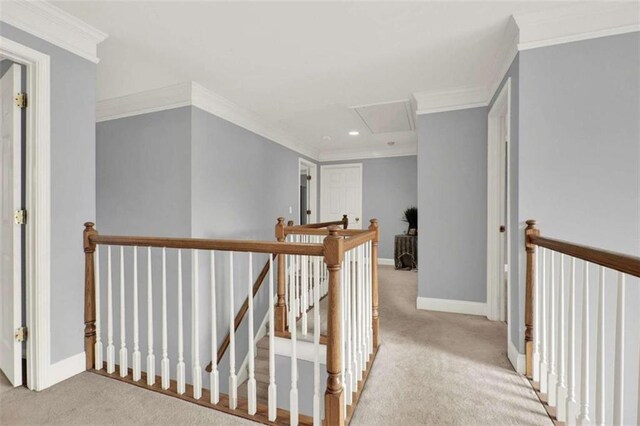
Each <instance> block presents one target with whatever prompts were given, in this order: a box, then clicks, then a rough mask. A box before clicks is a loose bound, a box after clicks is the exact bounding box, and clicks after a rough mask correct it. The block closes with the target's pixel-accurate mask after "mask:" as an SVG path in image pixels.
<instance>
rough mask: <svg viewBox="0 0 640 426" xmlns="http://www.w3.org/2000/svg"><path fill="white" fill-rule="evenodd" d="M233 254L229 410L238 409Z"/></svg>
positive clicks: (230, 254) (230, 291) (231, 253)
mask: <svg viewBox="0 0 640 426" xmlns="http://www.w3.org/2000/svg"><path fill="white" fill-rule="evenodd" d="M235 310H236V309H235V303H234V301H233V252H229V408H232V409H234V410H235V409H236V408H237V407H238V378H237V377H236V341H235V339H236V337H235V335H236V330H235V327H234V316H235Z"/></svg>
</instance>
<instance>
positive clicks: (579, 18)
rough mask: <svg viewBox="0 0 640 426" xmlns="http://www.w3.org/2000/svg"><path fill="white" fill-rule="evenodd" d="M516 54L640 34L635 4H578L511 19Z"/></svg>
mask: <svg viewBox="0 0 640 426" xmlns="http://www.w3.org/2000/svg"><path fill="white" fill-rule="evenodd" d="M513 19H514V20H515V22H516V24H517V26H518V28H519V32H520V36H519V40H518V50H527V49H535V48H538V47H545V46H553V45H556V44H563V43H570V42H574V41H580V40H589V39H593V38H599V37H606V36H610V35H616V34H624V33H628V32H635V31H640V3H638V2H580V3H576V4H572V5H569V6H565V7H558V8H553V9H548V10H543V11H539V12H528V13H521V14H515V15H513Z"/></svg>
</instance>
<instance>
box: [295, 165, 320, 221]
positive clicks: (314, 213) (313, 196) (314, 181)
mask: <svg viewBox="0 0 640 426" xmlns="http://www.w3.org/2000/svg"><path fill="white" fill-rule="evenodd" d="M303 167H304V168H308V169H309V175H310V176H311V185H310V186H309V210H311V216H310V217H309V223H316V222H318V165H317V164H316V163H314V162H312V161H308V160H305V159H304V158H299V159H298V180H297V182H298V218H300V214H301V213H302V211H301V208H302V200H300V188H299V186H300V174H301V173H302V168H303Z"/></svg>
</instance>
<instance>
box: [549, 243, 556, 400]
mask: <svg viewBox="0 0 640 426" xmlns="http://www.w3.org/2000/svg"><path fill="white" fill-rule="evenodd" d="M550 254H551V259H550V260H551V262H550V265H549V270H550V272H549V275H550V280H549V283H550V285H549V308H550V312H549V392H548V393H547V400H548V404H549V406H550V407H555V406H556V404H557V402H558V398H557V396H558V393H557V391H558V370H557V360H558V354H557V351H558V345H557V338H556V331H557V330H556V318H557V316H558V313H557V309H558V308H557V304H556V295H557V294H558V284H557V282H556V269H555V257H556V256H555V253H554V252H551V253H550Z"/></svg>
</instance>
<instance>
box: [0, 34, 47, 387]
mask: <svg viewBox="0 0 640 426" xmlns="http://www.w3.org/2000/svg"><path fill="white" fill-rule="evenodd" d="M0 46H1V47H0V52H1V53H2V55H3V56H4V57H5V58H8V59H11V60H12V61H14V62H17V63H21V64H23V65H25V68H26V73H27V93H28V94H29V99H30V105H31V106H30V107H28V108H27V129H26V130H27V132H26V170H25V176H26V182H25V185H26V200H25V206H26V209H27V211H28V213H29V220H28V221H27V225H26V246H25V253H26V271H25V281H26V305H27V312H26V317H27V327H28V328H29V339H27V387H28V388H29V389H34V390H42V389H44V388H45V387H47V380H46V379H47V375H48V372H49V371H50V368H51V366H50V359H51V358H50V353H51V343H50V338H51V329H50V310H51V300H50V287H51V253H50V250H51V111H50V109H51V101H50V96H51V87H50V83H51V74H50V69H51V68H50V61H49V56H48V55H45V54H43V53H41V52H38V51H36V50H33V49H31V48H28V47H26V46H23V45H21V44H19V43H16V42H14V41H13V40H10V39H7V38H5V37H1V36H0Z"/></svg>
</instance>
